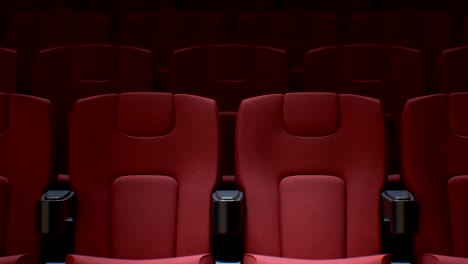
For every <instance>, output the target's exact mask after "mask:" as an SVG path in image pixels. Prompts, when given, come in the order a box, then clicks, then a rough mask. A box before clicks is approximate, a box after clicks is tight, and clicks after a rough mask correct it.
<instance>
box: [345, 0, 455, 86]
mask: <svg viewBox="0 0 468 264" xmlns="http://www.w3.org/2000/svg"><path fill="white" fill-rule="evenodd" d="M392 1H393V0H392ZM425 2H427V1H425ZM453 27H454V22H453V19H452V18H451V17H450V16H449V15H447V14H439V13H430V12H427V13H426V12H416V11H386V12H383V13H370V14H364V15H357V16H355V17H353V19H352V21H351V24H350V35H349V43H351V44H385V45H396V46H403V47H408V48H412V49H418V50H421V52H422V55H423V58H424V62H425V65H426V70H427V75H426V76H427V84H428V88H429V90H428V91H430V92H434V91H435V90H436V82H437V80H436V79H437V78H436V77H437V61H438V59H439V56H440V53H441V52H442V51H443V50H444V49H447V48H449V47H450V46H451V45H453V44H454V39H453Z"/></svg>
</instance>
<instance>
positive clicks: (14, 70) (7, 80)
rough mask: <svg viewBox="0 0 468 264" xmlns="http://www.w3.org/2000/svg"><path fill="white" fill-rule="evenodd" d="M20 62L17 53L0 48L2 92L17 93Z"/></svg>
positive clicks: (0, 87)
mask: <svg viewBox="0 0 468 264" xmlns="http://www.w3.org/2000/svg"><path fill="white" fill-rule="evenodd" d="M18 66H19V60H18V55H17V53H16V51H14V50H11V49H5V48H0V92H2V93H16V92H17V84H18Z"/></svg>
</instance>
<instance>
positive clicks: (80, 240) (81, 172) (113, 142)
mask: <svg viewBox="0 0 468 264" xmlns="http://www.w3.org/2000/svg"><path fill="white" fill-rule="evenodd" d="M153 95H154V94H152V93H136V94H134V93H133V94H132V93H131V94H122V95H120V96H119V95H103V96H97V97H92V98H88V99H83V100H80V101H79V102H78V103H77V104H76V106H75V109H74V111H73V115H72V121H71V129H70V130H71V132H70V135H71V136H70V137H71V140H70V182H71V185H72V188H73V189H74V190H75V191H76V193H77V194H78V195H79V201H78V204H77V212H79V213H80V215H79V217H77V221H76V240H75V252H76V253H78V254H87V255H92V256H105V257H116V256H127V257H131V258H144V256H157V257H162V256H164V257H174V256H185V255H192V254H200V253H206V252H209V236H208V234H209V232H210V231H209V227H210V221H209V216H210V197H211V192H212V190H213V188H214V185H215V183H216V181H217V177H216V176H217V172H218V155H219V149H218V148H219V147H218V141H219V139H218V129H219V127H218V114H217V109H216V104H215V102H214V101H212V100H209V99H206V98H200V97H195V96H188V95H174V96H172V99H171V100H170V101H171V104H172V107H158V106H156V107H155V109H152V108H151V104H148V98H149V97H151V96H153ZM160 95H161V97H166V96H167V95H166V94H160ZM162 101H164V100H155V101H154V102H155V103H156V102H162ZM121 105H124V106H125V107H124V108H125V109H126V111H145V112H146V111H153V110H156V111H165V112H166V113H169V114H170V116H172V122H170V123H173V126H170V130H169V131H166V129H163V130H154V129H153V128H150V131H152V132H155V131H156V132H158V131H159V132H161V133H163V134H154V133H152V134H148V133H147V132H148V131H147V130H148V127H146V126H137V128H138V129H139V130H138V131H134V133H133V135H128V134H125V133H123V132H122V130H121V127H119V126H121V125H122V124H123V123H125V124H127V126H128V125H129V124H130V122H131V121H130V120H128V119H132V117H133V116H134V115H123V112H124V108H121V107H120V106H121ZM140 105H142V106H143V108H140V107H138V106H140ZM145 107H146V108H147V109H144V108H145ZM138 109H139V110H138ZM172 112H173V113H172ZM153 118H154V116H153V115H151V114H149V115H146V114H145V115H143V117H142V118H138V119H135V120H133V122H145V123H147V122H150V123H153V121H154V120H153ZM166 125H167V124H163V126H164V127H165V128H167V126H166ZM125 132H128V129H127V130H125ZM122 175H129V176H125V177H123V178H122V177H121V176H122ZM145 175H146V176H145ZM157 175H168V176H167V177H161V176H157ZM169 176H170V178H169ZM119 177H120V178H119ZM113 183H114V187H112V186H113ZM145 183H146V184H145ZM142 185H143V186H142ZM137 187H138V188H141V189H142V192H141V193H139V194H137V196H135V197H134V198H132V197H130V198H128V197H127V196H125V195H126V193H127V192H130V191H131V190H135V189H136V188H137ZM113 192H114V194H116V195H117V196H116V197H115V195H114V198H112V197H113V194H112V193H113ZM163 195H164V199H159V201H158V200H155V199H157V198H161V197H163ZM138 197H140V198H145V199H139V198H138ZM124 198H128V199H131V201H133V202H132V204H133V205H132V207H129V208H127V207H125V204H126V202H124V201H122V200H124ZM147 198H150V199H147ZM112 199H114V202H116V201H117V200H116V199H118V201H119V202H118V203H119V206H118V207H115V208H114V209H116V210H117V211H114V214H118V215H125V214H126V212H124V211H122V210H127V209H128V210H139V209H138V208H139V207H146V209H147V210H148V211H135V212H134V213H135V215H134V216H126V219H130V220H131V221H129V222H122V221H120V220H119V221H117V220H115V219H114V218H113V217H112V213H111V212H112V210H111V208H110V207H111V204H112V203H111V200H112ZM148 200H150V202H149V201H148ZM140 203H141V204H140ZM152 203H154V204H152ZM120 204H122V205H124V207H125V208H124V207H120ZM115 205H116V206H117V204H115ZM169 207H172V209H171V210H169V209H168V208H169ZM164 208H167V210H169V211H167V210H166V209H164ZM163 209H164V210H165V211H166V212H164V213H162V212H163ZM141 214H145V215H146V214H147V216H146V217H145V218H143V219H137V218H139V217H137V215H141ZM158 214H161V215H159V216H158ZM164 214H167V215H164ZM129 217H130V218H129ZM174 217H175V220H174V221H173V218H174ZM111 223H114V224H115V223H117V224H118V225H117V226H118V228H117V227H115V228H114V231H112V229H111V228H109V226H110V225H111ZM158 223H159V226H158ZM152 225H154V226H152ZM150 226H151V228H152V229H149V230H148V232H146V231H145V230H146V229H148V228H149V227H150ZM116 228H117V229H116ZM132 230H134V232H133V231H132ZM151 230H153V231H151ZM162 230H164V231H162ZM111 232H117V233H114V235H117V236H114V235H113V234H112V233H111ZM120 232H122V233H120ZM127 232H131V234H130V235H129V234H128V233H127ZM157 232H161V233H160V234H158V235H157V236H156V237H153V236H151V234H153V235H154V234H156V233H157ZM127 235H128V237H129V238H131V239H132V240H138V239H141V241H137V242H135V245H141V246H142V248H137V247H134V246H133V245H132V246H130V247H128V248H127V247H126V246H125V247H124V245H128V244H127V243H128V242H126V241H123V240H124V237H126V236H127ZM112 241H114V242H115V244H113V242H112ZM144 241H151V242H152V243H149V242H148V243H144V244H142V243H143V242H144ZM193 241H197V243H193ZM140 253H141V254H140ZM169 253H171V254H170V255H168V254H169Z"/></svg>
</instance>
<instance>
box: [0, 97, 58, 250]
mask: <svg viewBox="0 0 468 264" xmlns="http://www.w3.org/2000/svg"><path fill="white" fill-rule="evenodd" d="M0 98H1V99H0V116H2V117H6V118H5V119H4V118H2V119H4V120H5V122H4V124H5V126H4V128H3V129H2V132H1V133H0V150H1V151H0V189H1V192H2V194H1V195H0V210H1V211H0V215H1V216H0V222H3V224H2V225H1V226H2V231H1V232H0V256H10V255H18V254H25V253H37V252H38V250H39V248H38V247H39V239H38V236H37V235H36V230H35V220H36V218H35V217H36V214H35V212H36V208H35V207H36V202H37V201H39V200H40V199H41V196H42V194H43V192H44V190H45V189H46V187H47V185H48V184H49V183H50V182H51V181H52V180H51V178H50V177H51V173H52V166H53V141H52V138H53V132H52V127H53V112H52V107H51V104H50V102H49V101H47V100H45V99H40V98H35V97H32V96H26V95H6V94H0ZM4 232H5V233H4Z"/></svg>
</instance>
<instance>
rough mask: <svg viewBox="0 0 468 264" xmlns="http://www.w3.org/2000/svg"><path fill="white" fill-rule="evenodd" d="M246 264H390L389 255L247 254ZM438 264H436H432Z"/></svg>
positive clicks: (245, 257)
mask: <svg viewBox="0 0 468 264" xmlns="http://www.w3.org/2000/svg"><path fill="white" fill-rule="evenodd" d="M244 263H245V264H322V263H323V264H390V256H389V255H374V256H368V257H354V258H346V259H320V260H317V259H313V260H312V259H292V258H277V257H269V256H262V255H254V254H246V255H245V256H244ZM430 264H436V263H430ZM448 264H452V263H448ZM453 264H458V263H453Z"/></svg>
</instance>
